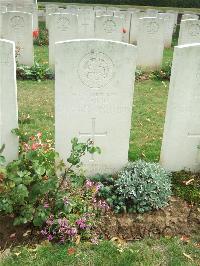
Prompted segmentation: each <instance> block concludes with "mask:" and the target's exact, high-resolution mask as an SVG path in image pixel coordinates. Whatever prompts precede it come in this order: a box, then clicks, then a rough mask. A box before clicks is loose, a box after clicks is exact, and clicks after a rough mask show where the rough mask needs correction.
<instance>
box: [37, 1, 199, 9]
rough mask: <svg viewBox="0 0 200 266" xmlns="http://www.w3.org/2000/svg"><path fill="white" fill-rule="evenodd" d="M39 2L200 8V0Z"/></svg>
mask: <svg viewBox="0 0 200 266" xmlns="http://www.w3.org/2000/svg"><path fill="white" fill-rule="evenodd" d="M38 2H59V3H85V4H87V3H88V4H112V5H120V4H121V5H141V6H168V7H193V8H200V0H68V1H67V0H41V1H38Z"/></svg>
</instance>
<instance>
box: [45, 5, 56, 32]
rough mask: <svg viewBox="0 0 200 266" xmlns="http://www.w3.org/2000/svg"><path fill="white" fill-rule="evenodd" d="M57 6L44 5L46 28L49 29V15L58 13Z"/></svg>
mask: <svg viewBox="0 0 200 266" xmlns="http://www.w3.org/2000/svg"><path fill="white" fill-rule="evenodd" d="M58 10H59V6H57V5H46V28H47V29H49V19H50V17H49V15H50V14H53V13H56V12H58Z"/></svg>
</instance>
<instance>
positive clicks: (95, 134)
mask: <svg viewBox="0 0 200 266" xmlns="http://www.w3.org/2000/svg"><path fill="white" fill-rule="evenodd" d="M91 120H92V130H91V132H79V137H89V138H91V140H92V142H93V145H94V143H95V138H96V137H106V136H107V131H105V132H96V118H91ZM91 161H94V154H91Z"/></svg>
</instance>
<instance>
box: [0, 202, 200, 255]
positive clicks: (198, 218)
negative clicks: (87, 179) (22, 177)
mask: <svg viewBox="0 0 200 266" xmlns="http://www.w3.org/2000/svg"><path fill="white" fill-rule="evenodd" d="M99 231H100V233H102V234H103V235H105V237H106V238H108V239H110V238H113V237H118V238H120V239H124V240H125V241H132V240H138V239H142V238H144V237H149V236H150V237H160V236H183V235H186V236H190V235H194V234H195V235H196V236H197V237H198V236H199V239H200V207H199V206H193V205H189V204H188V203H187V202H186V201H184V200H182V199H180V198H175V197H172V198H171V200H170V202H169V205H168V206H167V207H165V208H163V209H160V210H157V211H153V212H149V213H144V214H117V215H116V214H114V213H111V212H110V213H107V214H105V215H103V216H102V218H101V221H100V226H99ZM41 240H43V239H42V237H41V234H40V231H39V230H36V229H35V228H33V227H31V226H30V224H27V225H23V226H13V217H12V216H0V250H1V249H6V248H8V247H12V246H16V245H24V244H37V243H39V242H41Z"/></svg>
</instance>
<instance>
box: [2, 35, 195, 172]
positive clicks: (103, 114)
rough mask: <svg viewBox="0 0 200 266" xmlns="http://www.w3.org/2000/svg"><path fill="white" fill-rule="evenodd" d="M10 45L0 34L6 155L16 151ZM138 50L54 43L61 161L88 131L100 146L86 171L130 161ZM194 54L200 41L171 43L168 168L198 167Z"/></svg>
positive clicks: (101, 43) (105, 43)
mask: <svg viewBox="0 0 200 266" xmlns="http://www.w3.org/2000/svg"><path fill="white" fill-rule="evenodd" d="M14 51H15V48H14V42H11V41H7V40H0V95H1V97H0V110H1V112H0V145H1V146H2V145H3V144H6V148H5V150H4V155H5V156H6V159H7V161H8V162H9V161H12V160H13V159H16V158H17V154H18V139H17V137H16V136H14V135H12V134H11V130H12V129H13V128H16V127H17V126H18V122H17V121H18V119H17V95H16V94H17V93H16V74H15V73H16V65H15V52H14ZM136 51H137V48H136V47H135V46H133V45H130V44H126V43H122V42H113V41H109V40H70V41H64V42H59V43H57V44H56V72H55V73H56V76H55V145H56V151H57V152H59V154H60V157H61V158H62V159H63V160H64V161H66V158H67V157H68V156H69V154H70V150H71V139H72V138H73V137H78V138H79V140H80V141H86V140H87V139H88V138H90V139H91V140H92V141H93V143H94V145H97V146H100V147H101V150H102V153H101V155H88V156H86V157H85V158H84V163H85V167H86V169H87V174H88V175H90V174H95V173H97V172H98V173H114V172H116V171H118V170H120V169H121V167H123V166H124V165H125V164H126V163H127V161H128V147H129V136H130V129H131V115H132V104H133V102H132V101H133V85H134V72H135V68H136V58H137V52H136ZM199 62H200V44H190V45H181V46H177V47H175V52H174V59H173V67H172V76H171V81H170V89H169V97H168V104H167V112H166V121H165V126H164V135H163V142H162V149H161V164H162V166H164V167H165V168H166V169H167V170H171V171H180V170H183V169H185V170H191V171H199V170H200V150H199V149H198V146H199V144H200V105H199V100H200V90H199V86H200V74H199V73H200V63H199ZM184 65H187V67H184V68H183V66H184ZM5 88H6V90H5ZM119 128H120V130H119Z"/></svg>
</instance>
